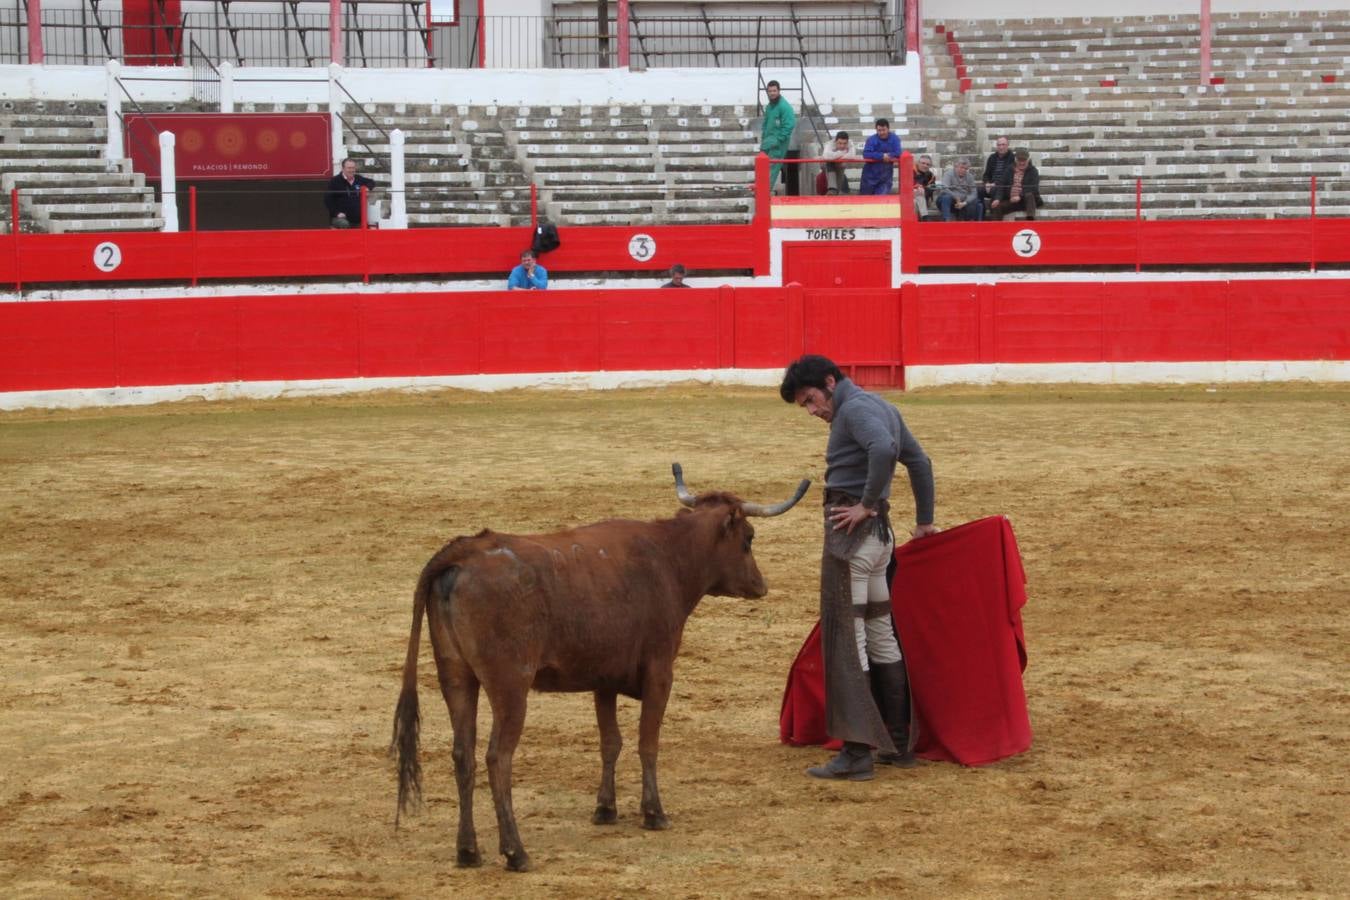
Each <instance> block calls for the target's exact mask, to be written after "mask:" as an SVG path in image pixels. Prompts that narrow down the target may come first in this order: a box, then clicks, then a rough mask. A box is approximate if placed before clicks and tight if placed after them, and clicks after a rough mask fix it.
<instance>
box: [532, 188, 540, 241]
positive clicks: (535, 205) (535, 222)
mask: <svg viewBox="0 0 1350 900" xmlns="http://www.w3.org/2000/svg"><path fill="white" fill-rule="evenodd" d="M538 227H539V188H538V186H536V185H535V183H534V182H533V181H531V182H530V240H534V230H535V229H536V228H538Z"/></svg>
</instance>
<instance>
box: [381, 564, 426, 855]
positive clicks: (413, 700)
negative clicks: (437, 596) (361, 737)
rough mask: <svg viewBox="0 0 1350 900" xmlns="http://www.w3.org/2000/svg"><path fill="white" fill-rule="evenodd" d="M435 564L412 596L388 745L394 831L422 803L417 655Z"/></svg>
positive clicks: (420, 579) (424, 571) (423, 575)
mask: <svg viewBox="0 0 1350 900" xmlns="http://www.w3.org/2000/svg"><path fill="white" fill-rule="evenodd" d="M434 562H435V560H433V561H432V563H428V564H427V567H426V568H425V569H423V570H422V575H421V577H420V578H418V580H417V590H416V591H415V592H414V593H413V619H412V634H411V635H410V636H409V637H408V656H407V658H406V659H405V660H404V662H403V689H402V690H401V691H400V692H399V695H398V706H397V708H395V710H394V737H393V740H392V741H391V742H390V744H389V755H390V756H393V755H394V754H395V753H397V754H398V809H397V811H396V812H395V813H394V827H395V828H397V827H398V823H399V819H400V818H401V817H402V815H403V813H404V812H407V811H408V808H409V806H411V807H413V809H416V808H417V807H418V806H420V805H421V803H422V764H421V763H420V762H419V761H418V759H417V739H418V733H419V732H420V731H421V727H422V716H421V714H420V713H419V712H418V709H417V651H418V645H419V644H420V643H421V641H422V616H423V615H424V614H425V613H426V609H427V598H428V597H429V596H430V595H431V590H432V585H433V583H434V581H435V578H436V571H435V568H434Z"/></svg>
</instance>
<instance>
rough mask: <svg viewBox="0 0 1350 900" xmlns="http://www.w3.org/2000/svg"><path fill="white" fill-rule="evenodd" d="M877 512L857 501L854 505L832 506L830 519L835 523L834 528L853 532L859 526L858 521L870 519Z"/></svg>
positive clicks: (847, 532)
mask: <svg viewBox="0 0 1350 900" xmlns="http://www.w3.org/2000/svg"><path fill="white" fill-rule="evenodd" d="M876 514H877V511H876V510H875V509H868V508H867V507H865V506H863V505H862V504H861V503H855V504H853V505H852V506H831V507H830V521H831V522H833V523H834V530H835V531H839V530H840V529H841V528H842V529H843V530H844V533H845V534H852V533H853V529H854V528H857V527H858V523H859V522H862V521H864V520H866V519H870V518H872V517H873V516H875V515H876Z"/></svg>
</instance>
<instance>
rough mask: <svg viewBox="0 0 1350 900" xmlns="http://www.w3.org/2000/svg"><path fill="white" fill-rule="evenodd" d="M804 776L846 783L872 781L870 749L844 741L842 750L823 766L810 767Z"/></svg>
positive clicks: (863, 745) (864, 745)
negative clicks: (838, 780) (840, 780)
mask: <svg viewBox="0 0 1350 900" xmlns="http://www.w3.org/2000/svg"><path fill="white" fill-rule="evenodd" d="M806 774H807V775H810V776H811V777H813V778H840V779H844V780H846V781H870V780H871V779H872V774H873V772H872V748H871V747H869V746H867V745H866V744H859V743H855V742H854V741H844V749H842V750H840V751H839V755H837V756H836V757H835V758H834V759H832V760H830V761H829V762H827V763H825V765H823V766H812V767H811V768H809V769H807V770H806Z"/></svg>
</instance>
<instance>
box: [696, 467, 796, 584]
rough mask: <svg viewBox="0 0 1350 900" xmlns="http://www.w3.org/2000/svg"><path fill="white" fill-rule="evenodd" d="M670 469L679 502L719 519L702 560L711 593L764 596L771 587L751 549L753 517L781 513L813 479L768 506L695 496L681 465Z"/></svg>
mask: <svg viewBox="0 0 1350 900" xmlns="http://www.w3.org/2000/svg"><path fill="white" fill-rule="evenodd" d="M671 471H672V472H674V474H675V494H676V496H678V497H679V498H680V502H681V503H683V504H684V505H685V506H687V507H689V508H690V509H694V510H707V511H708V512H709V513H710V514H711V515H715V516H717V517H718V519H719V522H718V526H717V527H718V531H717V536H716V539H715V541H714V542H713V546H712V547H711V548H710V550H709V553H708V556H707V558H706V559H704V560H702V562H703V564H704V565H705V566H706V567H707V569H708V575H709V578H710V584H711V586H710V587H709V588H708V593H709V594H714V595H716V596H719V597H746V598H756V597H763V596H764V595H765V594H766V593H768V590H769V588H768V585H766V584H765V583H764V576H763V575H762V574H761V573H760V571H759V565H758V564H757V563H756V562H755V554H754V551H753V550H752V548H751V545H752V544H753V543H754V540H755V527H754V526H753V525H751V524H750V521H749V520H750V517H752V516H781V515H782V514H783V513H785V512H787V511H788V510H789V509H792V507H794V506H796V505H797V501H798V500H800V499H802V497H803V496H805V494H806V489H807V488H809V487H810V486H811V482H810V480H809V479H805V478H804V479H802V482H801V484H799V485H797V492H796V493H795V494H793V495H792V497H791V498H790V499H788V500H784V501H783V502H782V503H775V504H772V505H768V506H766V505H764V504H762V503H750V502H748V501H745V500H742V499H740V498H739V497H737V496H735V495H734V494H727V493H712V494H702V495H700V496H694V495H693V494H691V493H689V490H688V488H686V487H685V486H684V470H683V469H681V468H680V464H679V463H675V464H673V465H672V466H671Z"/></svg>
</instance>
